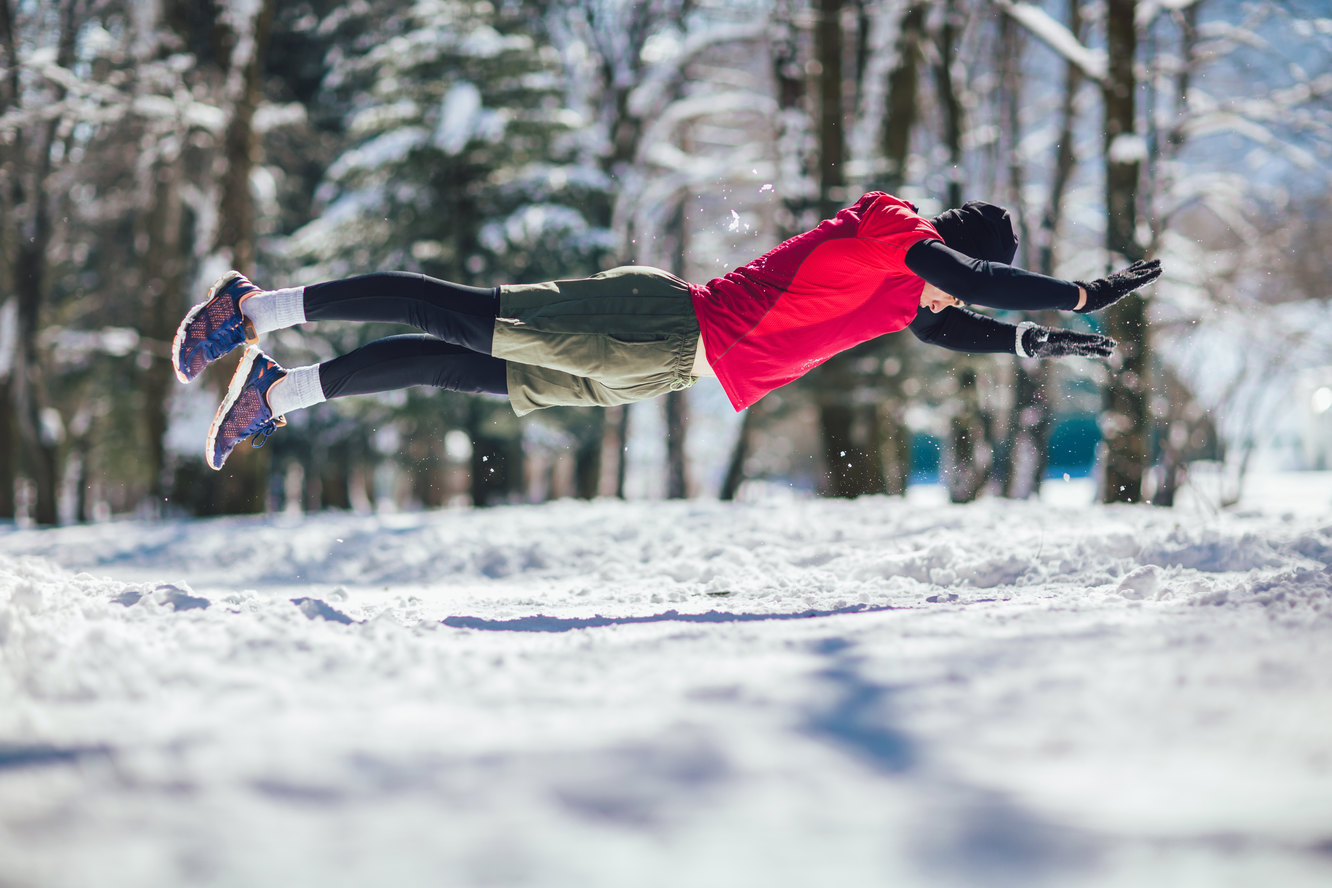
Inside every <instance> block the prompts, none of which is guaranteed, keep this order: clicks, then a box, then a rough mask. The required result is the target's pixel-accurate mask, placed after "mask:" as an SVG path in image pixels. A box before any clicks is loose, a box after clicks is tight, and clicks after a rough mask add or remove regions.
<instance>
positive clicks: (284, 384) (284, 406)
mask: <svg viewBox="0 0 1332 888" xmlns="http://www.w3.org/2000/svg"><path fill="white" fill-rule="evenodd" d="M325 400H327V399H326V398H325V397H324V387H323V386H322V385H320V384H319V365H318V364H310V365H309V366H307V367H296V368H295V369H292V370H288V371H287V375H286V376H284V377H283V378H282V381H281V382H277V383H274V384H273V387H272V388H271V389H269V390H268V407H269V409H270V410H272V411H273V415H274V416H283V415H285V414H287V413H290V412H292V411H293V410H300V409H302V408H305V407H313V406H314V405H315V404H322V403H323V402H324V401H325Z"/></svg>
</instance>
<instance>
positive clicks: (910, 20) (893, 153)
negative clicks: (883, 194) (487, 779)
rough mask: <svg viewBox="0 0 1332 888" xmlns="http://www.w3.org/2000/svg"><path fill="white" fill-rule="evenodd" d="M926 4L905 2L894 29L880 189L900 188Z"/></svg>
mask: <svg viewBox="0 0 1332 888" xmlns="http://www.w3.org/2000/svg"><path fill="white" fill-rule="evenodd" d="M926 8H927V4H924V3H917V4H914V5H912V6H908V7H907V8H906V10H905V11H904V12H903V13H902V18H901V21H900V23H899V24H898V30H897V64H896V65H895V66H894V67H893V70H892V71H891V72H889V74H888V113H887V114H885V115H884V119H883V134H882V138H881V140H880V141H881V144H882V146H883V155H884V161H885V163H886V165H887V171H886V172H885V174H884V190H886V191H888V192H889V193H890V194H896V193H898V192H899V191H901V189H902V186H903V185H905V184H906V169H907V161H908V160H909V159H910V157H911V132H912V129H913V128H914V126H915V123H916V118H917V117H918V115H919V110H918V109H919V103H918V99H917V96H918V94H919V91H920V73H919V72H920V63H921V47H920V44H921V38H922V35H923V34H924V30H925V11H926Z"/></svg>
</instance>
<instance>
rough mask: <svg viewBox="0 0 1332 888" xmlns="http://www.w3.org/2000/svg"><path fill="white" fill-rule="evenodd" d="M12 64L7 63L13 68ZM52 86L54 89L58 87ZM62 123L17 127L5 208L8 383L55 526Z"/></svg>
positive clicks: (39, 513) (68, 42)
mask: <svg viewBox="0 0 1332 888" xmlns="http://www.w3.org/2000/svg"><path fill="white" fill-rule="evenodd" d="M0 5H2V6H3V7H4V10H3V12H2V13H0V32H3V33H0V40H3V41H4V45H5V55H6V56H7V57H8V60H9V61H10V62H11V64H13V62H14V61H15V60H17V46H18V45H19V42H20V41H19V38H18V35H17V34H16V32H15V28H14V17H13V10H12V9H11V8H10V7H9V5H8V3H0ZM82 9H83V6H82V4H80V3H69V4H66V5H65V6H64V8H63V9H62V10H61V11H60V32H59V36H58V38H57V48H56V64H57V65H59V66H61V67H63V68H67V67H69V65H70V64H71V63H72V61H73V59H74V40H75V36H76V32H77V27H78V24H79V21H80V15H81V13H82ZM11 70H12V68H11ZM14 84H15V86H14V90H15V91H14V94H13V96H12V98H11V101H12V103H13V104H15V105H17V104H18V102H19V95H18V92H17V91H16V90H17V81H14ZM62 92H63V91H62V90H57V93H58V94H60V93H62ZM60 124H61V117H60V116H55V117H52V118H50V119H49V120H47V121H46V123H45V125H44V126H41V127H40V128H39V132H38V135H37V138H36V140H35V141H36V144H35V145H32V146H29V145H28V142H27V139H26V138H25V131H24V130H23V129H22V128H19V129H18V130H17V131H16V132H15V133H14V134H13V136H12V137H11V138H10V140H9V147H10V149H11V150H12V152H13V154H12V156H13V157H14V158H16V159H17V160H18V163H17V164H16V165H15V169H14V170H13V172H12V176H11V186H10V187H11V189H12V190H11V195H12V201H11V206H12V207H13V208H14V209H15V210H16V212H15V216H16V219H15V220H14V221H15V223H16V224H15V227H16V228H17V229H18V233H19V243H18V246H17V249H16V250H15V256H14V281H13V286H14V292H15V294H16V295H17V297H18V300H17V305H18V314H17V321H16V326H17V330H18V336H17V337H16V342H15V349H14V356H13V360H14V364H13V373H12V377H11V380H10V381H11V383H12V386H13V404H14V418H15V420H16V425H17V428H18V437H19V441H20V445H21V454H20V455H21V459H22V463H23V467H24V468H25V469H26V470H27V472H28V474H30V475H31V477H32V481H33V484H34V487H35V489H36V502H35V504H34V509H33V519H34V520H35V521H36V522H37V523H38V524H55V523H57V522H58V520H59V508H58V503H57V499H58V497H59V484H60V470H59V448H58V441H57V430H56V429H53V428H51V427H50V423H49V421H50V419H52V418H54V419H56V420H57V421H59V414H52V415H50V416H48V415H47V414H46V411H47V410H48V409H51V408H50V407H49V401H48V396H47V392H46V380H45V366H44V363H45V362H44V360H43V358H44V356H43V355H42V354H41V353H40V351H39V350H38V347H37V340H38V335H39V333H40V331H41V313H42V307H43V303H44V302H45V300H46V296H47V280H46V278H47V271H48V267H47V257H48V255H49V248H50V242H51V236H52V230H53V220H52V217H51V201H52V199H53V195H52V194H51V191H50V189H49V187H48V182H49V178H50V175H51V169H52V163H53V161H52V150H51V149H52V145H53V144H54V142H55V140H56V134H57V132H58V130H59V127H60ZM28 151H32V155H31V156H32V157H35V158H36V164H35V167H34V168H33V169H32V171H31V173H30V174H27V175H25V170H24V169H23V167H24V165H25V163H26V162H27V160H28V156H29V155H28V153H27V152H28Z"/></svg>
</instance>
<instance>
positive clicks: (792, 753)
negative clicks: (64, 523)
mask: <svg viewBox="0 0 1332 888" xmlns="http://www.w3.org/2000/svg"><path fill="white" fill-rule="evenodd" d="M1329 563H1332V516H1329V515H1328V514H1326V512H1325V511H1324V512H1314V513H1312V514H1305V515H1294V514H1287V515H1267V514H1261V513H1257V512H1253V513H1247V514H1241V515H1229V514H1228V515H1218V516H1212V517H1198V516H1195V515H1189V514H1185V513H1181V512H1171V511H1165V510H1153V509H1147V508H1141V509H1139V508H1065V507H1050V506H1045V507H1042V506H1040V505H1038V504H1035V503H1007V502H985V503H979V504H976V505H973V506H967V507H950V506H941V505H927V504H922V503H920V502H903V501H899V500H888V499H863V500H859V501H854V502H841V501H813V502H774V501H768V502H759V503H750V504H743V505H739V504H736V505H725V504H719V503H712V502H673V503H659V502H637V503H620V502H598V503H554V504H549V505H545V506H539V507H507V508H498V509H491V510H485V511H462V510H459V511H447V512H439V513H429V514H410V515H380V516H354V515H342V514H324V515H318V516H313V517H309V518H306V519H303V520H294V519H290V518H280V517H274V518H267V519H224V520H214V521H205V522H162V523H116V524H108V525H95V526H88V527H70V528H62V529H58V530H51V531H42V532H38V531H13V530H11V531H8V532H6V533H0V664H2V665H0V884H5V885H11V884H13V885H29V884H31V885H38V884H40V885H43V886H65V885H68V886H83V885H88V884H99V885H127V886H128V885H133V886H156V885H161V886H168V885H181V884H208V885H270V884H271V885H277V884H282V885H292V884H296V885H304V884H318V885H353V884H368V883H370V882H372V881H373V882H374V883H378V884H395V885H431V886H440V885H445V886H448V885H457V886H473V885H488V884H494V885H500V884H502V885H580V886H587V885H592V886H597V885H607V886H611V885H613V886H623V885H635V886H642V885H647V886H655V885H662V886H666V885H671V886H675V885H681V884H696V885H722V884H725V885H728V886H729V885H760V884H762V885H810V884H835V883H838V882H841V883H844V884H851V885H870V884H874V885H878V884H895V885H908V886H909V885H922V886H924V885H929V886H938V885H945V886H946V885H969V884H981V883H983V884H990V885H1009V884H1012V885H1023V886H1032V885H1037V886H1039V885H1071V884H1076V885H1080V886H1081V885H1126V886H1127V885H1133V886H1140V885H1144V884H1171V885H1200V886H1201V885H1206V886H1209V888H1210V886H1216V885H1242V884H1253V883H1254V882H1256V881H1258V880H1260V879H1261V880H1263V881H1265V882H1269V883H1271V884H1280V885H1282V886H1299V885H1315V884H1326V880H1327V878H1328V877H1329V875H1332V754H1329V750H1330V749H1332V717H1330V716H1332V706H1330V705H1329V704H1332V645H1329V644H1328V639H1329V634H1330V633H1332V575H1330V574H1329V571H1328V565H1329Z"/></svg>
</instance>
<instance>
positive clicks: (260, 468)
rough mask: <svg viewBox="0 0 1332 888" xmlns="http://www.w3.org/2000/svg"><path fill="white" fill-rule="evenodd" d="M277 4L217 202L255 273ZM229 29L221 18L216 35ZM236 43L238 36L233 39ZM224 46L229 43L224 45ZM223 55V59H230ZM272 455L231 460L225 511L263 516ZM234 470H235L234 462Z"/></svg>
mask: <svg viewBox="0 0 1332 888" xmlns="http://www.w3.org/2000/svg"><path fill="white" fill-rule="evenodd" d="M276 5H277V4H276V0H263V2H262V4H261V5H260V7H259V9H258V11H257V12H256V20H255V23H254V31H253V39H254V46H253V48H252V52H251V53H250V55H249V56H248V57H247V58H246V59H245V61H244V65H245V67H244V69H243V70H242V71H241V90H240V93H239V95H237V96H234V97H233V103H232V107H231V117H230V119H229V121H228V122H227V129H226V133H225V135H224V137H223V152H224V157H225V159H226V168H225V172H224V173H223V175H222V178H221V195H220V197H219V201H218V233H217V247H218V249H219V250H221V251H225V252H226V253H227V254H228V255H229V256H230V259H231V265H232V267H234V268H239V269H241V270H243V271H247V272H253V269H254V255H255V254H254V202H253V198H252V196H251V193H250V174H251V172H252V171H253V170H254V163H255V154H256V152H257V141H256V133H255V131H254V112H255V109H256V108H257V107H258V105H259V101H260V98H261V97H262V85H263V78H262V74H263V60H264V53H265V51H266V50H267V45H268V37H269V34H270V32H271V30H272V24H273V13H274V10H275V8H276ZM224 31H226V28H225V26H224V25H223V24H222V22H221V21H220V20H219V21H217V22H216V23H215V32H216V33H218V34H221V33H222V32H224ZM232 39H233V40H234V35H233V37H232ZM221 42H222V43H223V44H224V45H225V44H226V43H227V42H228V41H226V40H222V41H221ZM227 56H229V53H228V54H223V57H222V58H220V59H219V61H222V62H225V61H227ZM270 453H271V451H269V450H267V449H258V448H252V447H238V448H237V449H236V451H235V452H234V453H233V454H232V455H231V457H230V458H229V459H228V461H227V463H228V469H229V470H230V471H229V473H228V474H229V478H228V480H227V489H226V490H225V491H224V492H223V494H222V496H221V497H220V503H221V507H222V509H223V510H224V513H248V512H262V511H264V510H265V509H266V508H267V505H268V481H269V475H270V473H271V471H272V466H271V462H272V461H271V458H270V456H269V454H270ZM233 463H234V464H235V465H234V468H232V464H233Z"/></svg>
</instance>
